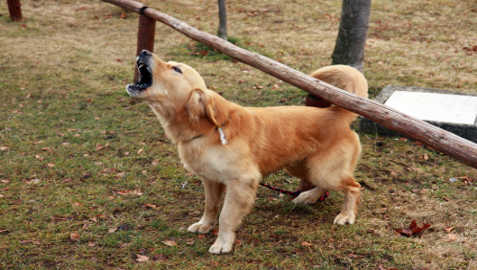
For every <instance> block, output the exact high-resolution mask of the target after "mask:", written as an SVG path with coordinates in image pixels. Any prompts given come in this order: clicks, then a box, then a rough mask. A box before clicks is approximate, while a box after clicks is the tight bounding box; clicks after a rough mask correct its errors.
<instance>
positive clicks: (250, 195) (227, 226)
mask: <svg viewBox="0 0 477 270" xmlns="http://www.w3.org/2000/svg"><path fill="white" fill-rule="evenodd" d="M258 182H259V181H258V179H257V180H255V179H253V180H247V181H242V180H234V181H230V182H228V183H227V186H226V191H225V200H224V206H223V207H222V211H221V212H220V218H219V233H218V236H217V239H216V240H215V242H214V244H213V245H212V246H211V247H210V248H209V252H210V253H213V254H222V253H229V252H231V251H232V247H233V244H234V242H235V231H236V230H237V228H238V226H239V225H240V223H241V222H242V219H243V218H244V217H245V215H247V214H248V213H249V212H250V210H251V209H252V206H253V203H254V201H255V196H256V192H257V187H258Z"/></svg>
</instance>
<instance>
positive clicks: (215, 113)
mask: <svg viewBox="0 0 477 270" xmlns="http://www.w3.org/2000/svg"><path fill="white" fill-rule="evenodd" d="M186 110H187V112H188V114H189V119H191V120H192V121H198V120H199V119H200V118H202V117H206V118H207V119H208V120H209V121H210V122H211V123H212V124H214V125H215V126H217V127H220V126H222V125H223V124H224V122H225V121H226V120H227V110H226V107H225V106H223V104H222V102H221V100H219V99H218V97H217V96H215V95H211V94H208V93H206V92H205V91H204V90H202V89H198V88H196V89H194V90H192V92H191V95H190V97H189V100H188V102H187V104H186Z"/></svg>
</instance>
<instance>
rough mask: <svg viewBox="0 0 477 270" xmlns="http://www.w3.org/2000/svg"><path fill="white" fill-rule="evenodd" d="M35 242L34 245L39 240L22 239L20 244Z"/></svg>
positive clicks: (38, 242) (37, 243)
mask: <svg viewBox="0 0 477 270" xmlns="http://www.w3.org/2000/svg"><path fill="white" fill-rule="evenodd" d="M30 243H32V244H35V245H39V244H40V241H37V240H22V241H20V244H30Z"/></svg>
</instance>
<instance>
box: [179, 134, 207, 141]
mask: <svg viewBox="0 0 477 270" xmlns="http://www.w3.org/2000/svg"><path fill="white" fill-rule="evenodd" d="M203 136H204V134H199V135H195V136H194V137H192V138H190V139H187V140H183V141H182V143H190V142H191V141H193V140H195V139H199V138H201V137H203Z"/></svg>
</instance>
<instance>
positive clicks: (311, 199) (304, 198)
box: [286, 160, 326, 204]
mask: <svg viewBox="0 0 477 270" xmlns="http://www.w3.org/2000/svg"><path fill="white" fill-rule="evenodd" d="M286 170H287V171H288V173H289V174H291V175H293V176H295V177H298V178H300V179H301V182H300V187H299V190H300V191H302V192H301V193H300V195H298V196H297V197H296V198H295V199H294V200H293V202H294V203H306V204H313V203H315V202H316V201H318V199H319V198H320V197H321V196H322V195H323V194H325V192H326V190H324V189H322V188H319V187H317V186H315V185H314V184H313V183H312V182H311V181H310V180H309V179H308V177H309V176H310V175H309V174H310V173H309V170H308V168H307V166H306V160H303V161H301V162H298V163H295V164H293V165H291V166H288V167H287V168H286Z"/></svg>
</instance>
